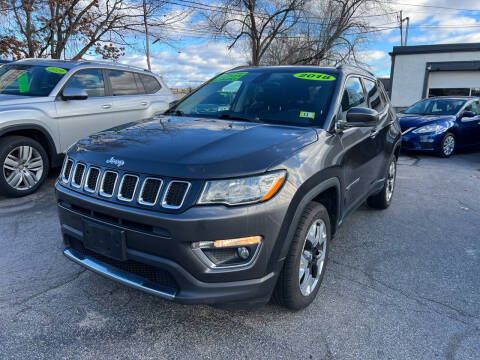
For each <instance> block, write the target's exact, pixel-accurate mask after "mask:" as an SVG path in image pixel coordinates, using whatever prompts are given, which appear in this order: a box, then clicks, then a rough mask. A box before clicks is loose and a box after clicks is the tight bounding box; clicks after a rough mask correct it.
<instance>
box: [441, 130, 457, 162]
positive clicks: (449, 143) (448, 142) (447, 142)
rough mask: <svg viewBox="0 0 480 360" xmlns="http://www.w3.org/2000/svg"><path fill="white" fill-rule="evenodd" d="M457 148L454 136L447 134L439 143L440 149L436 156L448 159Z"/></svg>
mask: <svg viewBox="0 0 480 360" xmlns="http://www.w3.org/2000/svg"><path fill="white" fill-rule="evenodd" d="M456 147H457V139H456V138H455V135H453V134H452V133H450V132H447V133H446V134H445V136H444V137H443V139H442V142H441V143H440V149H439V150H438V154H439V155H440V156H441V157H444V158H448V157H450V156H451V155H452V154H453V153H454V152H455V149H456Z"/></svg>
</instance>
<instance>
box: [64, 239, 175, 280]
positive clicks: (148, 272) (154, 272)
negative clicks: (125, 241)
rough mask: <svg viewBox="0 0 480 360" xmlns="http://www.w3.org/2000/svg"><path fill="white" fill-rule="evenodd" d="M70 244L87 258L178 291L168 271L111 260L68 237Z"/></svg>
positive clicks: (139, 263) (135, 263)
mask: <svg viewBox="0 0 480 360" xmlns="http://www.w3.org/2000/svg"><path fill="white" fill-rule="evenodd" d="M68 242H69V243H70V246H71V247H72V248H73V249H75V250H77V251H78V252H80V253H82V254H83V255H85V256H90V257H93V258H95V259H97V260H100V261H102V262H104V263H106V264H109V265H111V266H114V267H116V268H117V269H121V270H123V271H127V272H129V273H131V274H135V275H137V276H140V277H142V278H145V279H147V280H150V281H152V282H154V283H156V284H159V285H163V286H166V287H169V288H172V289H178V285H177V282H176V281H175V278H174V277H173V276H172V275H171V274H170V273H169V272H168V271H166V270H163V269H160V268H157V267H155V266H152V265H148V264H144V263H141V262H138V261H134V260H126V261H119V260H115V259H111V258H109V257H106V256H103V255H100V254H97V253H96V252H93V251H91V250H88V249H86V248H85V247H84V246H83V243H82V242H81V241H79V240H77V239H74V238H72V237H70V236H68Z"/></svg>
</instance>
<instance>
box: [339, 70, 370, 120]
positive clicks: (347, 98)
mask: <svg viewBox="0 0 480 360" xmlns="http://www.w3.org/2000/svg"><path fill="white" fill-rule="evenodd" d="M352 107H367V101H366V99H365V94H364V93H363V87H362V83H361V82H360V79H359V78H357V77H351V78H348V80H347V82H346V83H345V89H344V90H343V96H342V113H346V112H347V111H348V110H350V109H351V108H352ZM343 115H344V114H343ZM343 118H345V116H343Z"/></svg>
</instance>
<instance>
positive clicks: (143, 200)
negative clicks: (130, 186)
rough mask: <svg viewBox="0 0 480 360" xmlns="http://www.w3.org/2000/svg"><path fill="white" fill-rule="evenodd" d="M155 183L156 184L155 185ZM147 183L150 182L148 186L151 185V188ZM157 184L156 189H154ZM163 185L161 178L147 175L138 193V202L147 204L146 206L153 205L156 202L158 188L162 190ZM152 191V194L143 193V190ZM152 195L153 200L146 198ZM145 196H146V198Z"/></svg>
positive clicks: (158, 194) (158, 193)
mask: <svg viewBox="0 0 480 360" xmlns="http://www.w3.org/2000/svg"><path fill="white" fill-rule="evenodd" d="M155 183H157V184H158V185H155ZM149 184H152V185H150V186H153V189H150V188H149V187H148V186H149ZM157 186H158V188H157V189H155V188H156V187H157ZM162 186H163V180H162V179H158V178H152V177H147V178H145V180H144V181H143V184H142V188H141V189H140V195H138V203H139V204H142V205H148V206H153V205H155V204H156V203H157V201H158V197H159V196H160V190H162ZM146 191H148V192H152V194H155V195H153V196H152V194H145V192H146ZM152 197H153V201H148V199H150V198H152ZM146 198H148V199H147V200H146Z"/></svg>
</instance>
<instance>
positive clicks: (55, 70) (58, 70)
mask: <svg viewBox="0 0 480 360" xmlns="http://www.w3.org/2000/svg"><path fill="white" fill-rule="evenodd" d="M45 70H47V71H49V72H51V73H54V74H62V75H63V74H66V73H67V70H65V69H62V68H59V67H56V66H49V67H47V68H45Z"/></svg>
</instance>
